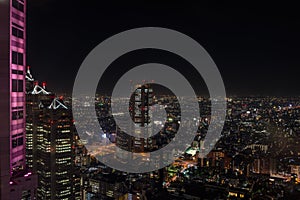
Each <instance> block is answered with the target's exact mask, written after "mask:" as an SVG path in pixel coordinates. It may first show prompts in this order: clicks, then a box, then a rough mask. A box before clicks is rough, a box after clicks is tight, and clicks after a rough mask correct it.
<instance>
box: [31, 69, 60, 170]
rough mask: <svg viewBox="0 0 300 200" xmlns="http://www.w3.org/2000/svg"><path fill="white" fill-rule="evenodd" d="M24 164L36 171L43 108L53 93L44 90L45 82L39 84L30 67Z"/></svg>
mask: <svg viewBox="0 0 300 200" xmlns="http://www.w3.org/2000/svg"><path fill="white" fill-rule="evenodd" d="M25 77H26V164H27V166H28V167H29V168H30V169H32V170H33V171H34V172H37V160H38V157H37V154H38V148H37V143H38V142H41V141H42V139H43V132H42V129H43V123H42V121H43V111H44V110H43V108H44V106H50V105H51V103H52V101H53V99H54V98H55V95H54V94H53V93H51V92H48V91H47V90H46V83H45V82H43V86H40V85H39V83H38V81H35V80H34V78H33V76H32V75H31V72H30V68H29V67H27V71H26V75H25Z"/></svg>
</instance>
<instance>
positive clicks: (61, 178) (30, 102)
mask: <svg viewBox="0 0 300 200" xmlns="http://www.w3.org/2000/svg"><path fill="white" fill-rule="evenodd" d="M26 97H27V98H26V99H27V101H26V115H27V118H26V140H27V142H26V158H27V164H28V166H29V167H30V168H31V169H32V170H33V172H36V173H37V175H38V188H37V199H45V200H54V199H68V200H71V199H72V200H73V199H78V198H79V197H80V188H79V187H77V186H80V176H79V175H78V174H76V173H75V172H76V170H75V152H74V137H75V134H74V133H75V128H74V123H73V117H72V113H71V109H69V107H67V106H66V105H65V104H64V102H63V100H62V98H57V97H55V95H54V94H53V93H51V92H48V91H47V88H46V82H42V85H41V86H40V85H39V82H38V81H36V80H34V78H33V76H32V75H31V73H30V68H28V69H27V72H26ZM77 197H78V198H77Z"/></svg>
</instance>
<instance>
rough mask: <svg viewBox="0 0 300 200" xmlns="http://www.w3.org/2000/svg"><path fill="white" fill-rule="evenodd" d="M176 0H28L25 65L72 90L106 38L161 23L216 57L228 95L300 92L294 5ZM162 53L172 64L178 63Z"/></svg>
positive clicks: (298, 17)
mask: <svg viewBox="0 0 300 200" xmlns="http://www.w3.org/2000/svg"><path fill="white" fill-rule="evenodd" d="M170 2H171V3H166V2H165V3H153V2H152V3H126V4H125V3H116V2H110V1H99V0H98V1H93V0H80V1H79V0H78V1H70V0H63V1H62V0H60V1H59V0H43V1H40V0H28V27H27V34H28V36H27V38H28V43H27V47H28V52H27V64H28V65H30V66H31V67H32V71H33V74H34V76H35V77H36V79H39V80H40V81H44V80H46V81H47V82H48V86H49V88H50V89H51V90H52V91H54V92H71V91H72V85H73V82H74V79H75V76H76V73H77V70H78V69H79V67H80V64H81V63H82V61H83V60H84V58H85V57H86V56H87V54H88V53H89V52H90V51H91V50H92V49H93V48H94V47H95V46H97V45H98V44H99V43H100V42H101V41H103V40H105V39H106V38H108V37H110V36H112V35H114V34H116V33H119V32H121V31H124V30H128V29H131V28H137V27H145V26H158V27H165V28H170V29H174V30H177V31H180V32H182V33H184V34H186V35H188V36H190V37H192V38H194V39H195V40H197V41H198V42H199V43H200V44H201V45H202V46H203V47H204V48H205V49H206V50H207V51H208V53H209V54H210V55H211V57H212V58H213V59H214V61H215V63H216V64H217V66H218V68H219V70H220V72H221V75H222V77H223V80H224V82H225V87H226V89H227V93H228V94H230V95H234V94H236V95H249V94H251V95H278V96H283V95H299V94H300V90H299V89H298V86H299V85H300V84H299V83H300V81H299V80H300V79H299V78H300V59H299V53H300V38H299V37H300V14H299V12H298V11H297V7H296V6H295V5H294V6H293V5H289V6H282V5H277V6H276V7H277V8H273V5H272V6H271V5H270V6H269V7H264V8H262V7H261V6H246V7H243V6H230V5H225V4H224V5H215V6H210V7H207V6H204V5H201V4H196V3H189V2H188V1H182V2H187V3H181V4H180V3H174V2H172V1H170ZM293 7H294V8H293ZM158 53H159V52H156V53H153V52H152V53H151V52H150V53H147V52H146V53H144V54H143V53H142V54H143V55H141V53H138V55H137V56H136V59H137V60H138V61H137V62H132V59H134V58H135V56H132V55H131V57H130V55H129V57H130V58H129V57H128V58H127V59H121V60H119V65H118V66H117V68H120V67H122V66H123V65H124V66H126V65H129V63H130V64H137V63H142V62H146V61H151V59H152V58H154V57H155V58H157V54H158ZM154 54H155V55H154ZM151 56H152V58H151ZM162 57H163V56H162ZM164 58H165V60H163V59H162V60H161V61H162V62H164V63H168V64H170V65H172V62H173V63H174V62H175V61H174V60H176V59H174V60H173V58H172V56H169V57H164ZM166 58H167V59H169V60H166ZM158 61H160V60H159V59H158ZM122 62H123V63H122ZM126 62H127V63H126ZM128 62H129V63H128ZM114 70H115V71H114ZM114 70H112V73H118V70H116V69H114ZM120 71H121V70H120ZM187 76H188V77H189V76H190V78H191V79H193V81H192V82H193V84H198V82H199V85H200V84H203V83H202V80H201V78H199V77H198V78H197V77H193V75H192V73H190V75H189V74H187Z"/></svg>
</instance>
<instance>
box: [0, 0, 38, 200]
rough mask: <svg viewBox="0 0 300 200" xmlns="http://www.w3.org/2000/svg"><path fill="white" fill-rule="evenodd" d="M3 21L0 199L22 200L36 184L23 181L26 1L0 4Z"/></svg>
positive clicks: (0, 31) (5, 0) (0, 47)
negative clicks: (23, 195)
mask: <svg viewBox="0 0 300 200" xmlns="http://www.w3.org/2000/svg"><path fill="white" fill-rule="evenodd" d="M0 19H1V20H0V119H1V123H0V198H1V199H9V197H10V199H21V198H23V197H22V192H24V191H25V193H28V194H27V196H28V195H29V196H31V195H32V194H30V193H31V190H32V189H33V188H34V185H35V183H34V182H35V181H34V178H33V179H32V181H31V179H30V180H29V179H27V180H25V179H24V177H26V178H28V176H29V175H31V174H30V173H28V172H26V170H27V169H26V160H25V134H26V132H25V124H26V120H25V117H26V114H25V113H26V111H25V108H26V102H25V76H24V74H25V70H26V67H25V66H26V0H3V1H0ZM24 173H25V175H27V176H24ZM16 180H17V181H16ZM23 194H24V193H23Z"/></svg>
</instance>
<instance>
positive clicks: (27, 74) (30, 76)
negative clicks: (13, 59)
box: [25, 66, 34, 81]
mask: <svg viewBox="0 0 300 200" xmlns="http://www.w3.org/2000/svg"><path fill="white" fill-rule="evenodd" d="M25 78H26V80H28V81H34V78H33V77H32V75H31V73H30V66H27V71H26V75H25Z"/></svg>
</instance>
